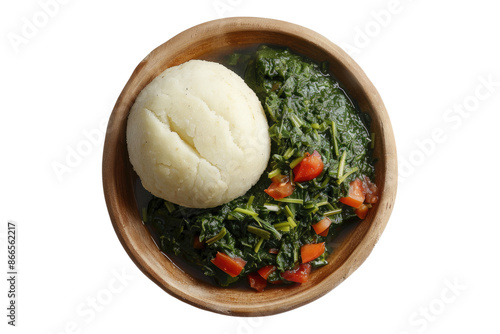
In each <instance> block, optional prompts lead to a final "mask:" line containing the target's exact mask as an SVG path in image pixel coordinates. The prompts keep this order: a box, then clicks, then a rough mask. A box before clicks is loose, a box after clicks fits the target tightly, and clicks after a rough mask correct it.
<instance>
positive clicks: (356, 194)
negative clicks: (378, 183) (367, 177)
mask: <svg viewBox="0 0 500 334" xmlns="http://www.w3.org/2000/svg"><path fill="white" fill-rule="evenodd" d="M339 201H340V202H342V203H344V204H346V205H349V206H352V207H353V208H359V207H360V205H361V204H363V202H364V201H365V192H364V188H363V182H362V181H361V180H360V179H356V180H354V181H352V182H351V183H349V195H347V197H341V198H340V199H339Z"/></svg>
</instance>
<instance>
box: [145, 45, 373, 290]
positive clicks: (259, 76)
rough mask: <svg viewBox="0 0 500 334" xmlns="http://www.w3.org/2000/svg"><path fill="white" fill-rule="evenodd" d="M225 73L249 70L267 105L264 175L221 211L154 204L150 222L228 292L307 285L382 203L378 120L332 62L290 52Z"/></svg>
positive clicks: (243, 58)
mask: <svg viewBox="0 0 500 334" xmlns="http://www.w3.org/2000/svg"><path fill="white" fill-rule="evenodd" d="M226 65H227V66H228V67H229V68H233V69H234V70H235V71H239V70H241V69H244V71H243V73H244V78H245V82H246V83H247V84H248V86H249V87H250V88H251V89H252V90H253V91H254V92H255V93H256V94H257V96H258V98H259V99H260V102H261V103H262V106H263V107H264V110H265V113H266V116H267V121H268V123H269V130H268V133H269V136H270V138H271V140H272V145H271V159H270V160H269V162H268V165H267V167H266V171H265V173H263V174H262V173H261V174H262V175H260V174H259V177H260V179H259V181H258V182H257V183H256V184H255V185H253V186H252V187H251V188H250V189H249V190H248V191H246V192H245V193H244V194H242V195H241V196H239V197H237V198H235V199H233V200H230V201H228V202H226V203H223V204H221V205H219V206H216V207H214V208H203V209H199V208H188V207H186V206H184V205H177V204H174V203H172V201H168V200H167V201H166V200H165V199H163V198H159V197H155V198H153V199H152V200H151V201H150V202H149V205H148V208H147V209H146V210H145V212H144V214H143V220H144V221H145V223H146V225H147V226H148V227H149V229H150V230H151V231H152V233H153V235H154V236H155V238H156V240H157V243H158V246H159V247H160V249H161V250H162V251H164V252H165V253H167V254H175V255H179V256H181V257H182V258H184V259H185V260H187V261H188V262H189V263H191V264H194V265H195V266H196V267H198V268H201V271H202V272H203V273H204V274H205V275H207V276H209V277H214V278H215V281H216V282H217V283H218V284H219V285H222V286H227V285H230V284H232V283H235V282H236V281H239V280H241V279H242V278H243V279H246V281H247V282H248V283H249V285H250V286H251V287H252V288H254V289H256V290H257V291H262V290H264V289H265V288H266V287H267V285H268V283H269V284H271V283H272V284H278V283H280V284H292V283H304V282H307V280H308V277H309V273H310V271H311V270H312V269H314V268H316V267H321V266H323V265H325V264H327V261H328V254H330V252H331V251H332V240H333V239H334V238H335V236H336V235H337V234H338V233H339V232H340V231H341V229H342V227H343V226H345V225H346V224H349V222H352V221H355V220H358V219H363V218H364V217H365V216H366V214H367V212H368V210H369V208H370V206H371V205H372V204H374V203H376V202H377V201H378V196H379V194H378V189H377V187H376V185H375V184H374V183H373V182H372V180H373V179H374V173H375V171H374V167H373V158H372V154H371V153H372V149H373V146H372V145H373V135H372V134H371V133H370V132H369V130H368V129H369V119H368V117H367V116H366V115H365V114H363V113H361V112H360V111H359V110H357V109H356V107H355V105H354V104H353V103H352V102H351V101H350V99H349V97H348V96H347V94H346V93H345V92H344V91H343V89H342V88H341V86H340V85H339V83H337V82H336V81H335V80H334V79H333V78H332V77H331V76H330V75H329V74H328V73H327V70H326V68H327V66H325V64H316V63H314V62H312V61H310V60H308V59H305V58H304V57H302V56H300V55H297V54H294V53H292V52H291V51H289V50H287V49H283V48H275V47H268V46H261V47H259V48H258V50H257V51H256V52H255V53H252V54H249V53H245V52H241V53H240V52H237V53H235V54H232V55H231V56H230V57H229V60H228V61H227V62H226ZM165 145H170V143H169V142H165Z"/></svg>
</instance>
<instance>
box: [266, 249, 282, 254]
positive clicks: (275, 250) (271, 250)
mask: <svg viewBox="0 0 500 334" xmlns="http://www.w3.org/2000/svg"><path fill="white" fill-rule="evenodd" d="M279 252H280V250H279V249H278V248H269V254H275V255H276V254H278V253H279Z"/></svg>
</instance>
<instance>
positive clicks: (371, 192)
mask: <svg viewBox="0 0 500 334" xmlns="http://www.w3.org/2000/svg"><path fill="white" fill-rule="evenodd" d="M363 188H364V190H365V203H370V204H375V203H377V202H378V196H379V193H378V188H377V185H376V184H375V183H373V182H372V181H370V179H369V178H368V177H366V176H365V177H364V180H363Z"/></svg>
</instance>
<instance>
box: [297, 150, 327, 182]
mask: <svg viewBox="0 0 500 334" xmlns="http://www.w3.org/2000/svg"><path fill="white" fill-rule="evenodd" d="M323 167H324V165H323V160H321V155H320V154H319V153H318V151H316V150H315V151H314V152H313V154H309V153H306V157H305V158H304V159H302V161H301V162H299V164H298V165H297V166H295V168H294V169H293V175H294V178H293V180H294V181H295V182H306V181H311V180H312V179H314V178H315V177H317V176H318V175H319V174H321V172H322V171H323Z"/></svg>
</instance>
